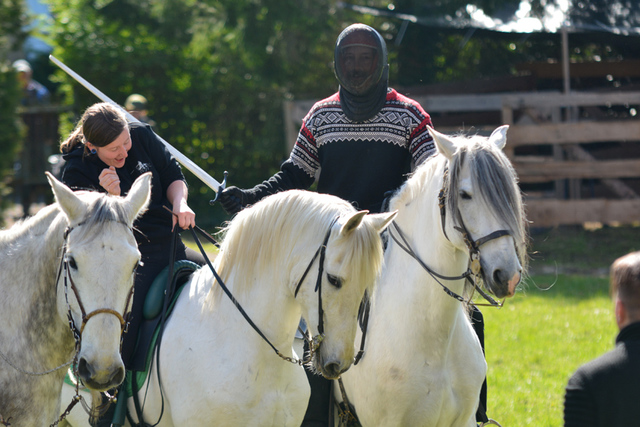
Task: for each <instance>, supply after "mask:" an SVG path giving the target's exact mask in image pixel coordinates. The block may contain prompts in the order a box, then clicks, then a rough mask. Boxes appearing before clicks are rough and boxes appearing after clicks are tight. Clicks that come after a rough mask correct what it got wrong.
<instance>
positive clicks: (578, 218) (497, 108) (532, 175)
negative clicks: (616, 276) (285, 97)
mask: <svg viewBox="0 0 640 427" xmlns="http://www.w3.org/2000/svg"><path fill="white" fill-rule="evenodd" d="M413 98H414V99H415V100H416V101H418V102H420V104H421V105H422V106H423V107H424V109H425V110H426V111H427V112H429V113H430V114H432V115H434V116H436V115H438V114H448V113H469V112H471V113H474V112H475V113H485V112H499V113H500V117H501V118H502V119H501V120H502V121H501V123H487V124H486V125H480V126H478V125H476V126H474V127H472V128H465V127H464V125H463V124H461V125H460V126H457V127H438V126H437V120H434V123H435V124H436V127H437V128H438V130H440V131H441V132H445V133H458V132H462V133H465V132H469V133H478V134H484V135H488V134H489V133H490V132H491V131H493V130H494V129H495V128H496V127H497V126H499V125H501V124H509V126H510V127H509V131H508V133H507V147H506V148H505V151H506V153H507V155H508V156H509V158H510V159H511V161H512V162H513V165H514V167H515V169H516V172H517V173H518V176H519V179H520V182H521V183H522V184H539V183H549V182H551V183H555V186H556V191H555V192H554V193H553V194H552V195H551V197H550V196H549V194H542V193H540V192H532V193H531V194H527V192H525V203H526V207H527V216H528V218H529V220H530V221H531V225H532V226H533V227H554V226H559V225H571V224H583V223H585V222H600V223H605V224H608V223H621V224H632V223H634V224H635V223H640V196H639V195H638V194H637V192H636V191H635V190H634V189H633V188H630V187H629V186H628V185H626V184H625V183H624V182H623V179H626V178H638V179H640V158H626V157H625V156H623V157H625V158H619V159H603V160H599V159H596V158H594V156H592V155H590V154H589V152H588V147H589V144H603V143H604V144H608V143H611V144H612V143H616V144H621V145H622V146H624V145H625V144H631V143H639V142H640V92H607V93H571V94H562V93H559V92H555V91H554V92H523V93H493V94H470V95H434V96H429V95H425V96H414V97H413ZM312 104H313V101H299V102H292V103H289V105H287V106H285V111H286V118H287V123H288V128H287V138H288V140H289V141H288V142H289V144H290V145H289V147H291V144H293V141H294V140H295V136H296V135H297V131H298V128H299V126H300V122H301V120H302V118H303V117H304V114H306V112H307V111H308V109H309V108H310V107H311V105H312ZM610 107H616V108H618V109H623V110H624V109H626V110H628V111H632V110H631V109H632V108H635V112H636V114H637V115H636V116H635V117H634V116H631V117H628V118H626V119H624V120H620V119H615V120H612V119H610V118H605V119H603V118H602V117H596V116H597V115H598V113H600V112H602V111H605V110H606V109H608V108H610ZM579 109H583V110H584V109H587V110H588V111H589V112H590V113H591V115H592V117H591V118H589V120H585V119H584V118H581V116H580V115H579V114H577V111H578V110H579ZM632 114H633V113H632ZM518 118H519V119H518ZM534 146H547V147H551V149H547V150H546V151H547V153H550V154H547V155H539V154H537V155H532V154H518V151H522V150H518V149H522V148H525V149H528V151H534V149H533V148H532V147H534ZM585 179H589V180H599V181H601V182H603V183H604V184H605V185H606V186H607V187H610V188H611V189H612V191H613V192H614V193H616V196H614V197H611V198H606V199H605V198H596V199H581V195H580V193H581V191H580V189H581V182H582V180H585ZM565 188H569V191H568V193H567V192H566V191H565Z"/></svg>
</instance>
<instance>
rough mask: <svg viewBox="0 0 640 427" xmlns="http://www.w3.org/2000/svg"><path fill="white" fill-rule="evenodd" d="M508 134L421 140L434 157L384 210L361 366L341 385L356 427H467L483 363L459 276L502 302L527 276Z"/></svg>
mask: <svg viewBox="0 0 640 427" xmlns="http://www.w3.org/2000/svg"><path fill="white" fill-rule="evenodd" d="M507 128H508V127H507V126H502V127H500V128H498V129H496V130H495V131H494V132H493V134H492V135H491V136H490V137H489V138H485V137H480V136H474V137H469V138H467V137H447V136H445V135H442V134H440V133H438V132H436V131H434V130H430V132H431V135H432V136H433V138H434V141H435V143H436V146H437V149H438V152H439V155H436V156H434V157H432V158H431V159H430V160H428V161H427V162H425V163H424V164H422V165H421V166H419V167H418V168H417V170H416V171H415V173H414V174H413V175H412V176H411V177H410V178H409V180H408V181H407V182H406V183H405V184H404V185H403V186H402V187H401V188H400V189H399V190H398V191H397V192H396V194H395V195H394V196H393V197H392V198H391V200H390V203H389V207H390V209H392V210H393V209H397V210H398V216H397V218H396V219H395V221H394V223H393V224H392V225H391V226H390V227H389V228H388V230H387V233H388V234H389V235H390V236H391V238H389V241H388V246H387V248H386V250H385V260H384V262H385V264H384V269H383V272H382V273H381V277H380V281H379V283H378V286H377V288H376V290H375V294H374V296H373V298H372V302H371V309H370V319H369V325H368V329H367V334H366V341H365V351H364V357H363V358H362V359H361V360H360V362H359V363H358V364H356V365H355V366H353V367H352V368H351V369H350V370H349V372H346V373H345V374H344V375H343V376H342V381H343V384H344V389H345V391H346V396H347V399H348V400H349V402H350V403H351V404H352V405H353V407H354V408H355V411H356V414H357V417H358V418H359V420H360V422H361V424H362V425H363V426H365V427H367V426H414V427H420V426H425V427H426V426H452V427H462V426H464V427H470V426H476V422H475V413H476V409H477V408H478V403H479V394H480V388H481V386H482V383H483V379H484V378H485V373H486V362H485V360H484V357H483V353H482V349H481V346H480V342H479V340H478V338H477V336H476V334H475V333H474V331H473V329H472V326H471V323H470V321H469V316H468V310H467V304H466V303H464V302H461V299H462V296H464V297H465V298H470V293H471V291H472V288H473V287H472V286H471V287H469V286H468V285H469V283H470V282H468V281H467V280H466V279H465V278H462V277H461V276H462V275H463V274H462V273H465V272H467V273H466V274H464V275H465V276H466V275H468V274H469V272H470V271H471V270H473V271H474V272H476V273H477V275H478V276H479V278H481V279H482V280H483V281H484V284H485V286H486V288H487V289H488V290H489V291H491V292H492V293H493V294H494V295H495V296H497V297H499V298H502V297H507V296H513V294H514V292H515V288H516V286H517V285H518V283H519V282H520V280H521V277H522V275H523V274H524V270H525V269H526V240H527V236H526V227H525V222H526V221H525V216H524V212H523V205H522V199H521V193H520V191H519V188H518V185H517V177H516V174H515V171H514V169H513V167H512V165H511V163H510V162H509V160H508V159H507V157H506V156H505V155H504V153H503V152H502V150H501V149H502V148H503V147H504V145H505V143H506V131H507ZM410 253H411V254H410ZM421 264H423V265H421ZM469 266H471V267H470V268H469ZM443 276H445V277H443ZM359 339H360V337H358V340H359ZM357 342H359V341H357ZM335 395H336V396H341V392H340V391H339V389H338V387H337V386H336V391H335Z"/></svg>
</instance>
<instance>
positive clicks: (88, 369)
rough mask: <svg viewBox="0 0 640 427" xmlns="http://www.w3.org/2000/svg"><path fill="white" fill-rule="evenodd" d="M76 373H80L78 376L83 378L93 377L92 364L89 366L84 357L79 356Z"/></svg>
mask: <svg viewBox="0 0 640 427" xmlns="http://www.w3.org/2000/svg"><path fill="white" fill-rule="evenodd" d="M78 374H79V375H80V378H82V379H84V380H87V379H90V378H93V375H94V374H95V371H94V369H93V366H91V364H90V363H88V362H87V361H86V359H85V358H84V357H81V358H80V361H79V362H78Z"/></svg>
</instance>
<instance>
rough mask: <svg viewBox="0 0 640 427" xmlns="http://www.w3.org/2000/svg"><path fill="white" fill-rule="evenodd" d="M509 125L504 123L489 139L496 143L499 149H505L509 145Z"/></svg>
mask: <svg viewBox="0 0 640 427" xmlns="http://www.w3.org/2000/svg"><path fill="white" fill-rule="evenodd" d="M508 129H509V125H502V126H500V127H499V128H497V129H496V130H494V131H493V132H492V133H491V136H490V137H489V141H491V142H493V143H494V144H496V146H497V147H498V148H499V149H501V150H502V149H503V148H504V146H505V145H507V130H508Z"/></svg>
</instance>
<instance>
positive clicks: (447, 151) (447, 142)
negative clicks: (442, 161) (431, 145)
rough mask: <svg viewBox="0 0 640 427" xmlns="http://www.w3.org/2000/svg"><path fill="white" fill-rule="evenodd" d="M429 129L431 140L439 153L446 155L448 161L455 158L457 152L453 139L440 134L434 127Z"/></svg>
mask: <svg viewBox="0 0 640 427" xmlns="http://www.w3.org/2000/svg"><path fill="white" fill-rule="evenodd" d="M427 129H429V133H430V134H431V138H433V142H435V144H436V147H437V148H438V151H439V152H440V153H442V155H444V156H445V157H446V158H447V159H449V160H451V159H452V158H453V153H455V152H456V146H455V145H454V143H453V141H452V140H451V138H449V137H448V136H446V135H444V134H442V133H440V132H438V131H437V130H435V129H434V128H432V127H428V128H427Z"/></svg>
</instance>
